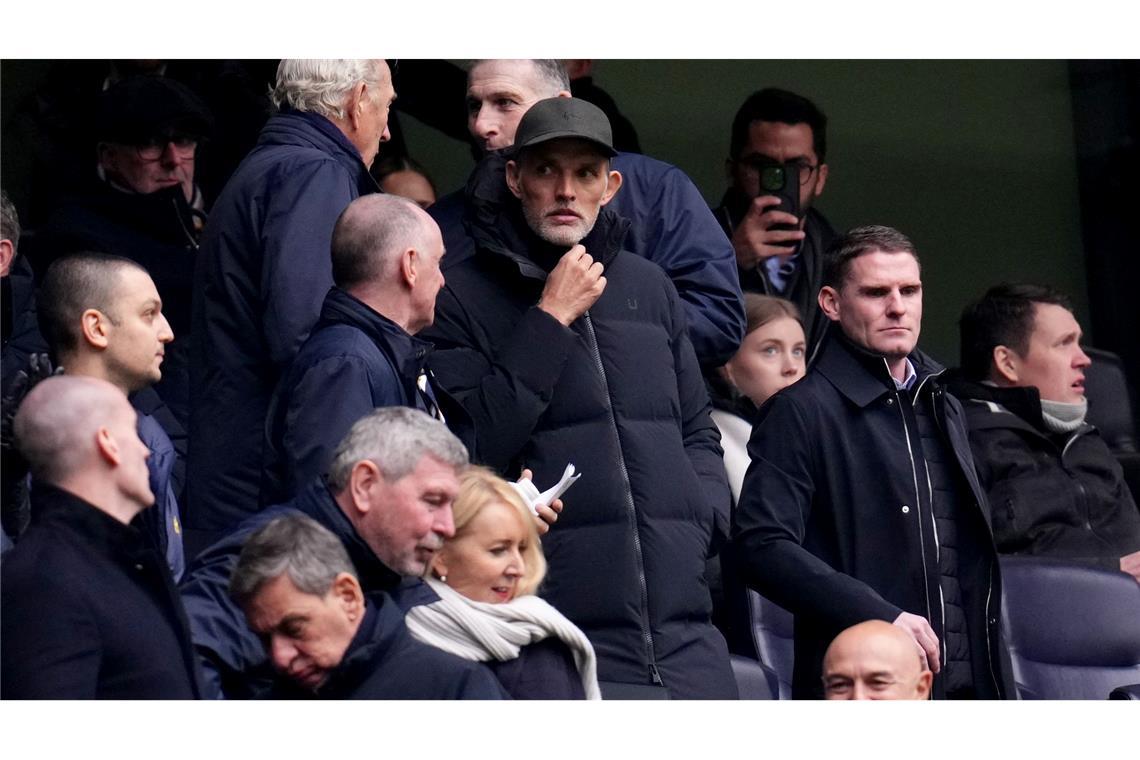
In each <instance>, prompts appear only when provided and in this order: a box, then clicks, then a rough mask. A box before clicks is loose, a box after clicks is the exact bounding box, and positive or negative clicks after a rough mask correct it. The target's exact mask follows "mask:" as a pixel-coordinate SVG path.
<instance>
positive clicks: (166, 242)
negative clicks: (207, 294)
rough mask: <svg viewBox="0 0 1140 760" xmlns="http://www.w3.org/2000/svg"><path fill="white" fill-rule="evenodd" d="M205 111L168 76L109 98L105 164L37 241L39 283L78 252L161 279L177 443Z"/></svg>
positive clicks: (104, 107) (185, 392)
mask: <svg viewBox="0 0 1140 760" xmlns="http://www.w3.org/2000/svg"><path fill="white" fill-rule="evenodd" d="M211 124H212V118H211V115H210V113H209V112H208V110H207V108H206V106H205V104H203V103H202V101H201V100H200V99H199V98H198V97H197V96H196V95H195V94H194V93H193V92H191V91H190V90H189V89H188V88H187V87H185V86H183V85H181V84H179V83H178V82H176V81H174V80H172V79H168V78H165V77H156V76H136V77H131V78H129V79H126V80H124V81H122V82H120V83H118V84H116V85H114V86H113V87H111V88H110V89H108V90H107V91H106V92H104V93H103V94H102V95H101V97H100V99H99V109H98V111H97V113H96V114H94V125H93V127H94V130H93V131H94V136H95V139H96V141H97V143H96V163H95V166H94V167H89V168H88V173H89V175H90V176H89V177H88V181H87V182H86V183H85V184H84V185H83V186H81V188H80V189H78V190H77V191H76V192H74V193H71V194H68V195H67V196H65V197H64V199H63V201H62V203H61V206H60V208H58V209H57V210H56V211H55V212H54V213H53V214H51V216H50V217H49V218H48V220H47V222H46V223H45V224H44V225H43V227H42V229H40V230H39V231H38V234H37V236H36V239H35V242H36V248H35V251H34V253H33V257H32V258H33V264H35V265H36V267H37V272H38V273H39V275H40V276H43V273H44V272H45V271H46V270H47V267H48V266H49V265H50V264H51V262H53V261H55V260H56V259H58V258H59V257H61V256H65V255H67V254H69V253H74V252H76V251H101V252H103V253H110V254H114V255H116V256H123V257H125V258H128V259H131V260H133V261H136V262H138V264H139V265H140V266H142V267H143V268H144V269H146V271H147V272H148V273H150V275H151V277H152V278H153V279H154V282H155V285H156V287H157V288H158V292H159V295H161V296H162V301H163V305H164V307H165V309H166V314H167V317H168V318H169V319H170V322H171V326H172V328H173V329H174V331H175V334H176V335H177V336H178V340H177V341H175V342H173V343H171V344H170V346H169V347H168V351H167V354H168V355H167V360H166V367H165V370H166V371H165V372H164V373H163V375H164V376H163V379H162V381H161V382H159V383H158V385H157V386H156V391H157V393H158V394H159V396H161V397H162V400H163V401H164V402H166V404H167V406H168V407H169V408H170V410H171V411H172V412H173V413H174V415H175V418H176V419H177V421H178V430H168V431H167V432H168V433H170V435H172V436H177V435H178V434H179V433H180V432H181V431H182V430H184V429H185V427H186V422H187V420H188V418H189V408H190V385H189V383H190V375H189V372H190V370H189V360H190V304H191V294H192V292H193V291H192V283H193V281H194V262H195V258H196V256H197V253H198V238H199V236H200V235H201V231H202V227H203V225H204V223H205V208H206V204H205V201H204V199H203V197H202V193H201V191H200V190H199V189H198V185H197V183H196V182H195V179H194V168H195V159H196V157H197V152H198V147H199V144H200V143H201V142H202V141H203V140H204V139H205V138H206V137H207V135H208V134H209V133H210V129H211Z"/></svg>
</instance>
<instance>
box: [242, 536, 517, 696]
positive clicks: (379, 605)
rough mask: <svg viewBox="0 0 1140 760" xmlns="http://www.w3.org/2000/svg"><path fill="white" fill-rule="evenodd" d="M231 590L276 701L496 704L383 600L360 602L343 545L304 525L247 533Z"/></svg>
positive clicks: (463, 666)
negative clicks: (268, 667) (261, 645)
mask: <svg viewBox="0 0 1140 760" xmlns="http://www.w3.org/2000/svg"><path fill="white" fill-rule="evenodd" d="M229 592H230V597H231V598H232V599H233V600H234V601H235V602H237V604H238V605H239V606H240V607H241V608H242V610H243V611H244V613H245V616H246V620H247V621H248V622H249V627H250V628H251V629H253V631H254V632H256V633H257V635H258V636H260V637H261V638H262V640H264V641H265V642H266V648H267V649H268V651H269V659H270V661H271V662H272V663H273V667H274V669H275V670H276V671H277V673H278V674H279V675H281V676H284V677H285V678H283V679H278V682H277V683H276V684H275V685H274V689H273V696H275V697H290V696H294V695H298V694H299V695H300V696H305V697H317V698H320V699H501V698H502V697H503V691H502V687H500V685H499V682H498V681H497V680H496V679H495V676H494V675H492V674H491V671H489V670H488V669H487V668H486V667H485V666H483V665H480V664H479V663H476V662H470V661H468V660H463V659H461V658H459V657H456V656H454V655H451V654H448V653H447V652H444V651H442V650H439V649H435V648H434V647H431V646H428V645H426V644H422V643H420V642H419V641H418V640H416V639H415V638H414V637H413V636H412V635H411V634H410V633H409V632H408V629H407V627H406V626H405V625H404V614H403V611H402V610H400V608H399V607H398V606H397V605H396V603H395V602H394V601H392V599H391V598H390V597H389V596H388V595H387V594H385V593H384V592H383V591H378V592H374V593H371V594H367V595H365V593H364V590H363V589H362V588H361V586H360V581H359V580H357V578H356V572H355V571H354V569H353V567H352V561H351V560H350V559H349V557H348V553H347V552H346V551H345V548H344V544H342V543H341V542H340V540H339V539H338V538H337V537H336V536H335V535H333V534H332V533H331V532H330V531H329V530H328V529H327V528H324V527H322V526H321V525H320V523H317V522H316V521H314V520H313V519H312V518H310V517H306V516H304V515H301V514H287V515H283V516H281V517H275V518H274V519H273V520H271V521H270V522H269V523H268V524H266V525H264V526H263V527H261V528H259V529H258V530H257V531H256V532H255V533H254V534H253V535H251V536H250V537H249V539H248V540H246V542H245V545H244V546H242V550H241V554H240V556H239V557H238V560H237V565H236V566H235V567H234V571H233V575H231V576H230V584H229Z"/></svg>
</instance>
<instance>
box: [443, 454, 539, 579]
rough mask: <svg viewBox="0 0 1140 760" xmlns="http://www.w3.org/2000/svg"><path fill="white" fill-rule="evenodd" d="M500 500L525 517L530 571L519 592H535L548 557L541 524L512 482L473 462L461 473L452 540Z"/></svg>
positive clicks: (526, 551)
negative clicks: (543, 542) (536, 523)
mask: <svg viewBox="0 0 1140 760" xmlns="http://www.w3.org/2000/svg"><path fill="white" fill-rule="evenodd" d="M496 502H500V503H503V504H507V505H509V506H510V507H511V508H512V509H514V510H515V512H516V513H517V514H518V517H519V520H521V521H522V524H523V528H524V530H525V531H526V536H527V538H526V548H525V549H523V551H522V558H523V562H525V563H526V572H524V573H523V577H522V578H520V579H519V585H518V593H517V594H516V595H517V596H525V595H527V594H533V593H535V592H536V591H537V590H538V587H539V585H540V584H541V583H542V579H543V578H545V577H546V557H545V556H543V553H542V544H541V543H540V542H539V538H538V528H537V527H536V526H535V524H534V519H535V518H534V514H533V513H531V511H530V509H529V508H528V507H527V505H526V503H525V502H523V500H522V497H521V496H519V494H518V492H517V491H515V489H514V487H513V486H512V485H511V484H510V483H508V482H507V481H505V480H503V479H502V478H500V477H499V476H498V475H496V474H495V473H494V472H492V471H491V470H489V469H487V468H486V467H480V466H477V465H471V466H469V467H467V469H465V470H464V471H463V474H462V475H460V476H459V495H458V496H456V497H455V502H454V503H453V504H452V507H451V509H452V512H453V514H454V516H455V537H454V538H451V539H449V540H450V541H454V540H455V539H457V538H460V537H461V536H462V535H463V534H464V532H465V531H466V530H467V526H469V525H470V524H471V521H472V520H474V519H475V516H476V515H478V514H479V512H480V511H482V510H483V508H484V507H486V506H487V505H489V504H494V503H496ZM445 546H446V544H445ZM429 572H430V571H429Z"/></svg>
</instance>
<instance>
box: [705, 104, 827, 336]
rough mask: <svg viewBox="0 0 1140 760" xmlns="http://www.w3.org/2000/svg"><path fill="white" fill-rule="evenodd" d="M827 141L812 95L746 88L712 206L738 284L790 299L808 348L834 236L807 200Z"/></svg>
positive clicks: (820, 182)
mask: <svg viewBox="0 0 1140 760" xmlns="http://www.w3.org/2000/svg"><path fill="white" fill-rule="evenodd" d="M826 149H827V117H826V116H824V115H823V112H822V111H820V110H819V108H818V107H816V105H815V104H814V103H812V102H811V101H810V100H808V99H807V98H805V97H803V96H800V95H797V94H795V93H793V92H788V91H787V90H780V89H777V88H774V87H769V88H766V89H763V90H758V91H756V92H754V93H752V94H751V95H750V96H748V99H747V100H745V101H744V104H743V105H741V106H740V109H739V110H738V111H737V112H736V117H735V118H734V119H733V120H732V135H731V138H730V143H729V157H728V160H727V161H726V162H725V173H726V175H727V177H728V180H729V182H730V185H729V188H728V190H727V192H725V194H724V199H723V200H722V201H721V205H720V207H719V208H717V209H715V211H714V213H715V215H716V218H717V221H719V222H720V224H721V226H722V227H723V228H724V231H725V233H727V234H728V236H729V238H730V239H731V240H732V247H733V249H734V250H735V252H736V264H737V267H738V268H739V270H740V287H741V289H742V290H745V291H751V292H754V293H764V294H767V295H774V296H781V297H783V298H786V299H788V300H790V301H793V302H795V304H796V305H797V306H799V308H800V313H801V314H803V316H804V328H805V330H804V331H805V333H806V334H807V338H808V355H809V356H812V355H813V354H814V352H815V348H816V346H817V345H818V344H819V341H820V340H821V339H822V337H823V334H824V331H825V330H826V327H827V319H825V318H824V317H823V315H822V314H821V313H820V310H819V305H818V303H817V301H816V296H817V295H818V294H819V289H820V286H821V285H822V282H821V278H822V272H823V254H824V251H826V250H827V246H828V244H830V242H831V240H832V239H833V238H834V237H835V230H833V229H832V227H831V224H830V223H828V221H827V219H825V218H824V216H823V214H821V213H819V211H817V210H816V209H814V208H812V204H813V203H814V202H815V199H816V198H818V197H819V196H820V195H822V194H823V188H824V185H826V184H827V164H826V163H824V158H825V153H826ZM797 184H798V187H799V192H798V198H797V197H796V196H797V193H796V191H795V188H796V186H797ZM780 185H784V186H785V189H784V190H783V192H784V194H786V195H788V196H790V197H791V198H795V199H796V200H798V206H799V208H798V210H797V213H795V214H793V213H789V211H788V210H785V209H786V208H787V206H788V203H787V201H785V202H784V203H781V199H780V197H779V193H780V192H781V190H780V189H779V187H780ZM778 207H779V208H778ZM793 210H795V209H793Z"/></svg>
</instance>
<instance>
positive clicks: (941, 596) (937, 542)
mask: <svg viewBox="0 0 1140 760" xmlns="http://www.w3.org/2000/svg"><path fill="white" fill-rule="evenodd" d="M930 378H931V375H927V376H926V377H924V378H922V382H920V383H919V384H918V387H917V388H915V391H914V398H913V399H911V402H910V405H911V408H912V409H913V408H915V407H916V406H917V404H918V399H919V395H920V394H921V393H922V386H923V385H925V384H926V381H927V380H929V379H930ZM930 410H931V414H932V415H933V416H934V424H935V426H936V427H937V426H938V410H937V409H936V408H935V407H934V397H933V396H931V399H930ZM904 424H905V421H904ZM922 466H923V468H924V469H925V470H926V493H927V494H928V496H929V501H928V503H929V504H930V529H931V530H932V531H933V532H934V562H935V564H936V565H937V566H938V614H939V616H940V617H939V619H940V620H941V629H940V630H941V631H942V639H941V640H940V641H939V642H938V652H939V658H940V659H941V661H942V664H943V665H945V664H946V659H947V657H948V656H949V650H948V649H947V647H946V643H947V642H946V596H945V593H944V592H943V590H942V539H940V538H939V537H938V518H937V517H936V516H935V514H934V484H933V483H932V482H931V481H930V462H928V461H927V460H926V457H925V456H923V458H922ZM921 511H922V510H921V509H920V510H919V512H921Z"/></svg>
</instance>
